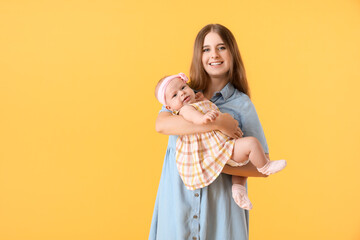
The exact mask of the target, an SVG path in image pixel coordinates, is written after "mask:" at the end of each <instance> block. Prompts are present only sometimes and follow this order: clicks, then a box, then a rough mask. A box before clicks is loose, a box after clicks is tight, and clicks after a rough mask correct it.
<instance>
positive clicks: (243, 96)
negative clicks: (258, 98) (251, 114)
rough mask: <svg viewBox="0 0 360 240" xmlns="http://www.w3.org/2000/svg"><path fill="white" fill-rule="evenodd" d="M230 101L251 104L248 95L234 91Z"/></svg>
mask: <svg viewBox="0 0 360 240" xmlns="http://www.w3.org/2000/svg"><path fill="white" fill-rule="evenodd" d="M230 100H236V101H241V102H251V99H250V98H249V96H248V95H246V94H245V93H243V92H240V91H239V90H237V89H235V91H234V94H233V96H232V97H231V98H230Z"/></svg>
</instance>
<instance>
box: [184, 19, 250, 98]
mask: <svg viewBox="0 0 360 240" xmlns="http://www.w3.org/2000/svg"><path fill="white" fill-rule="evenodd" d="M209 32H215V33H217V34H219V36H220V37H221V39H222V40H223V41H224V44H225V46H226V47H227V48H228V50H229V52H230V55H231V58H232V62H231V63H230V70H229V73H228V78H229V82H231V83H232V84H233V85H234V87H235V88H236V89H238V90H239V91H240V92H243V93H245V94H246V95H248V96H249V97H250V89H249V85H248V82H247V78H246V73H245V68H244V64H243V61H242V59H241V55H240V51H239V48H238V45H237V43H236V40H235V37H234V35H233V34H232V33H231V32H230V30H229V29H227V28H226V27H225V26H223V25H220V24H209V25H206V26H205V27H203V28H202V29H201V30H200V31H199V33H198V35H197V36H196V39H195V44H194V52H193V58H192V62H191V67H190V79H191V82H190V87H191V88H193V89H194V90H205V89H206V88H207V86H208V84H209V82H210V77H209V75H208V74H207V73H206V71H205V69H204V67H203V64H202V54H203V44H204V39H205V36H206V35H207V34H208V33H209Z"/></svg>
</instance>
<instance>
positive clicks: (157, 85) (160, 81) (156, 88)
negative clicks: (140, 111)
mask: <svg viewBox="0 0 360 240" xmlns="http://www.w3.org/2000/svg"><path fill="white" fill-rule="evenodd" d="M167 77H169V76H165V77H163V78H161V79H160V80H159V81H158V83H157V84H156V87H155V97H156V99H157V100H159V99H158V97H157V96H158V91H159V87H160V85H161V83H162V82H163V81H164V79H165V78H167Z"/></svg>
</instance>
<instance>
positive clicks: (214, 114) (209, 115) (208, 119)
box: [203, 110, 219, 124]
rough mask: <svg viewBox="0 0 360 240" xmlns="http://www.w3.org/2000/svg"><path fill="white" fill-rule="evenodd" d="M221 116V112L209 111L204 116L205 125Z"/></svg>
mask: <svg viewBox="0 0 360 240" xmlns="http://www.w3.org/2000/svg"><path fill="white" fill-rule="evenodd" d="M218 116H219V111H216V110H210V111H207V112H206V113H205V114H204V116H203V123H204V124H205V123H209V122H213V121H215V119H216V118H217V117H218Z"/></svg>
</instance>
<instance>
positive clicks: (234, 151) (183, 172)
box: [155, 73, 286, 210]
mask: <svg viewBox="0 0 360 240" xmlns="http://www.w3.org/2000/svg"><path fill="white" fill-rule="evenodd" d="M187 82H188V78H187V77H186V75H185V74H183V73H179V74H177V75H172V76H168V77H165V78H163V79H161V80H160V81H159V82H158V84H157V85H156V88H155V96H156V98H157V99H158V100H159V102H160V103H161V104H163V105H164V106H165V107H166V108H167V109H168V110H171V111H172V112H173V113H174V114H178V115H180V116H183V118H184V119H186V120H188V121H191V122H193V123H195V124H206V123H209V122H212V121H214V120H215V119H216V118H217V116H219V114H220V112H219V109H218V108H217V106H216V105H215V104H213V103H212V102H210V101H209V100H206V99H205V98H204V97H203V95H202V93H197V96H196V95H195V92H194V91H193V90H192V89H191V88H190V87H189V86H188V85H187ZM195 96H196V97H195ZM249 161H251V163H252V164H253V165H254V166H256V168H257V169H258V171H259V172H261V173H263V174H266V175H270V174H273V173H276V172H278V171H280V170H282V169H283V168H285V166H286V161H285V160H277V161H269V160H268V159H267V158H266V156H265V154H264V150H263V148H262V146H261V144H260V142H259V141H258V140H257V139H256V138H254V137H244V138H239V139H232V138H229V137H228V136H226V135H225V134H223V133H222V132H220V131H211V132H206V133H197V134H190V135H182V136H179V137H178V139H177V142H176V165H177V168H178V171H179V174H180V177H181V179H182V181H183V182H184V184H185V186H186V187H187V188H188V189H190V190H195V189H198V188H203V187H205V186H207V185H209V184H211V183H212V182H213V181H214V180H215V179H216V178H217V177H218V176H219V174H220V173H221V172H222V169H223V168H224V166H225V164H228V165H231V166H243V165H246V164H247V163H248V162H249ZM246 179H247V178H246V177H240V176H232V183H233V186H232V196H233V199H234V201H235V202H236V204H237V205H239V206H240V207H241V208H244V209H247V210H250V209H251V208H252V204H251V202H250V200H249V198H248V196H247V192H246V188H245V184H246Z"/></svg>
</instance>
